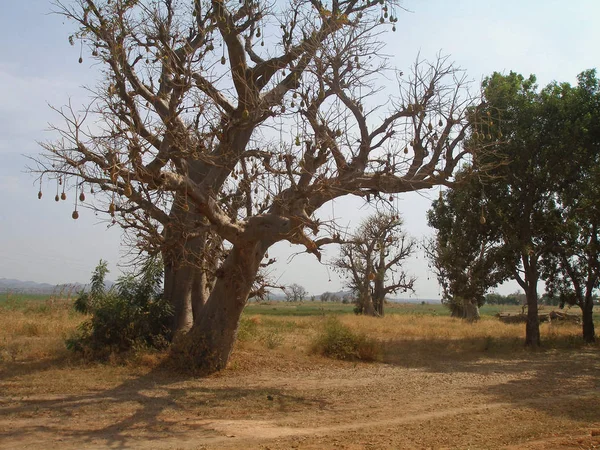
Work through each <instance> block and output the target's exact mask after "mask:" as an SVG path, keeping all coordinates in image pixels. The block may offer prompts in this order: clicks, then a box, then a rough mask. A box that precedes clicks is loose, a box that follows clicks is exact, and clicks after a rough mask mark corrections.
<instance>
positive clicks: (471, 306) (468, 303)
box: [462, 300, 481, 322]
mask: <svg viewBox="0 0 600 450" xmlns="http://www.w3.org/2000/svg"><path fill="white" fill-rule="evenodd" d="M462 318H463V319H465V320H466V321H468V322H476V321H478V320H479V319H480V318H481V316H480V315H479V306H477V300H465V301H464V303H463V317H462Z"/></svg>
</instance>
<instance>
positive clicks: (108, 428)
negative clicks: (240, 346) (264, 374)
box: [0, 361, 327, 449]
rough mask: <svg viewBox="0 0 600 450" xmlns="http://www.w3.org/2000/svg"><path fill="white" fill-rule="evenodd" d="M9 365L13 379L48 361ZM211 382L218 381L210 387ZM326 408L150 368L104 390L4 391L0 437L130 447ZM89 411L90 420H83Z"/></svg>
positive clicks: (280, 393) (207, 437)
mask: <svg viewBox="0 0 600 450" xmlns="http://www.w3.org/2000/svg"><path fill="white" fill-rule="evenodd" d="M17 366H19V367H17V368H15V367H12V368H8V369H6V370H3V371H1V372H0V373H4V374H8V373H10V374H11V375H10V377H18V376H21V375H25V374H31V373H34V372H37V371H45V370H47V369H49V368H50V367H52V362H51V361H50V362H49V361H46V362H39V363H35V362H31V363H30V364H24V363H20V364H17ZM53 368H56V366H54V367H53ZM15 379H16V378H15ZM225 380H226V379H225ZM215 381H217V384H221V385H216V386H215ZM326 407H327V403H326V402H325V401H324V400H323V399H321V398H317V397H314V398H308V397H306V396H299V395H293V394H291V393H290V392H289V391H288V392H286V391H284V390H282V389H277V388H273V389H272V388H269V387H268V386H265V387H261V388H252V387H235V386H232V383H231V382H229V381H228V382H226V383H219V379H218V378H215V377H213V378H211V377H208V378H193V377H191V376H189V375H184V374H177V373H173V372H172V371H171V370H169V369H168V368H165V367H158V368H155V369H153V370H151V371H150V372H149V373H147V374H145V375H141V376H139V377H137V378H133V379H130V380H126V381H124V382H122V383H121V384H119V385H118V386H116V387H114V388H110V389H96V390H87V391H86V392H84V393H78V394H64V395H61V394H58V395H40V396H32V397H29V398H28V397H25V398H19V397H18V396H17V397H13V398H7V397H4V398H3V399H2V400H1V401H0V413H1V415H2V417H3V418H4V419H6V420H8V421H9V423H10V421H17V422H19V426H18V427H14V428H13V427H1V426H0V442H2V441H6V440H7V439H8V438H10V440H11V442H18V441H19V440H20V439H22V438H25V437H31V436H34V435H36V433H51V434H52V435H53V436H57V435H60V436H61V440H62V441H64V442H65V443H66V442H69V441H73V442H77V443H81V445H82V446H84V447H85V446H88V445H90V446H93V445H97V446H101V447H102V448H105V447H106V448H117V449H120V448H132V447H135V445H136V444H135V443H136V442H137V441H138V440H139V439H144V440H147V441H153V440H159V439H160V440H161V441H162V442H165V441H168V440H169V439H173V440H174V445H176V444H177V443H179V442H181V438H182V436H187V435H188V433H190V432H192V433H193V437H194V438H195V439H202V440H203V441H206V442H210V441H211V440H212V441H214V443H215V444H218V442H219V440H220V439H227V437H225V436H224V435H223V433H222V432H219V431H218V429H215V427H214V426H213V425H212V424H211V423H212V422H218V421H222V420H240V419H244V418H247V414H248V412H252V413H253V414H260V417H261V419H263V420H268V419H274V418H275V417H276V415H277V414H281V413H282V412H286V413H287V412H295V411H301V410H303V409H306V408H311V409H325V408H326ZM80 417H81V419H80ZM91 417H95V418H97V421H96V422H93V423H90V418H91Z"/></svg>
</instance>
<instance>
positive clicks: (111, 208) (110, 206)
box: [108, 202, 117, 217]
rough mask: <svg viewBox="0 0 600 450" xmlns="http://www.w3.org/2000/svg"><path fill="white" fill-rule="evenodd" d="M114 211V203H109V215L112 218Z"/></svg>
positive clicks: (115, 208)
mask: <svg viewBox="0 0 600 450" xmlns="http://www.w3.org/2000/svg"><path fill="white" fill-rule="evenodd" d="M116 210H117V207H116V206H115V204H114V202H110V205H108V212H109V214H110V215H111V216H113V217H114V216H115V211H116Z"/></svg>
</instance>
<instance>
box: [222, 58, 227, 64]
mask: <svg viewBox="0 0 600 450" xmlns="http://www.w3.org/2000/svg"><path fill="white" fill-rule="evenodd" d="M226 63H227V59H226V58H225V57H224V56H221V64H222V65H225V64H226Z"/></svg>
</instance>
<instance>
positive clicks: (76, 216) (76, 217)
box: [71, 210, 79, 220]
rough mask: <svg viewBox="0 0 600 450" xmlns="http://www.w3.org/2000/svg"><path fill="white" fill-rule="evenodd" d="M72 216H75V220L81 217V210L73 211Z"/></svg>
mask: <svg viewBox="0 0 600 450" xmlns="http://www.w3.org/2000/svg"><path fill="white" fill-rule="evenodd" d="M71 217H72V218H73V220H77V219H79V212H78V211H77V210H75V211H73V214H71Z"/></svg>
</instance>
